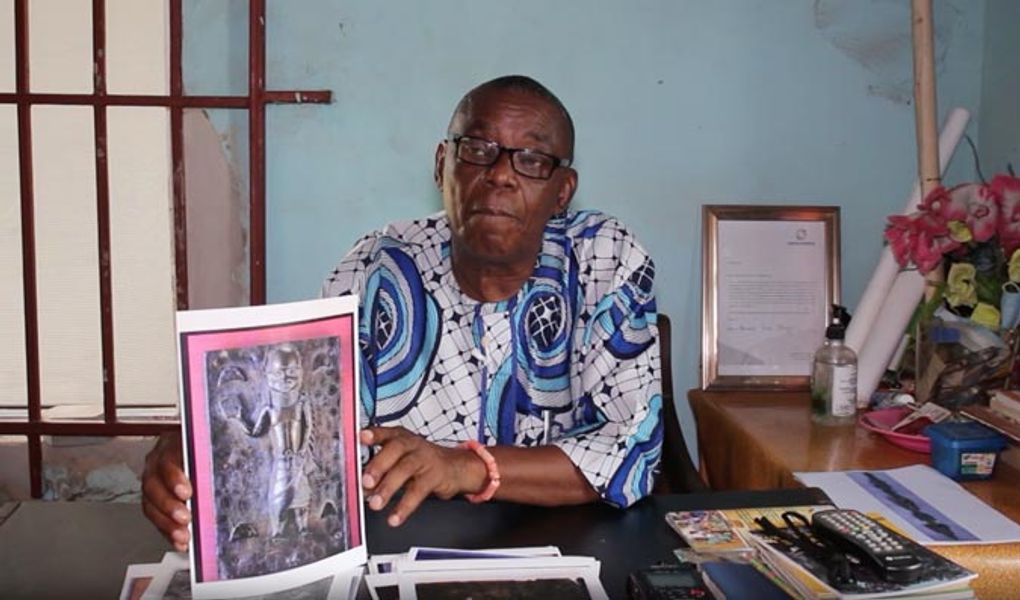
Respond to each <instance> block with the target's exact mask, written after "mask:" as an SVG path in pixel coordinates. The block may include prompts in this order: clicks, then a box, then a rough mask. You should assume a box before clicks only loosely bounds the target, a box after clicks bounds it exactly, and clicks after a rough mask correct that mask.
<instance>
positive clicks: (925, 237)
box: [914, 231, 960, 275]
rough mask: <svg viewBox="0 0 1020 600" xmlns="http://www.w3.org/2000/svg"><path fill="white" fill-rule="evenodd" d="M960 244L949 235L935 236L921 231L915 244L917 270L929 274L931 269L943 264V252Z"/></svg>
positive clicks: (949, 250)
mask: <svg viewBox="0 0 1020 600" xmlns="http://www.w3.org/2000/svg"><path fill="white" fill-rule="evenodd" d="M947 241H948V243H947ZM959 245H960V244H959V242H955V241H953V240H952V239H951V238H950V237H949V236H940V237H933V236H932V235H931V234H929V233H928V232H927V231H921V232H920V235H918V236H917V243H916V244H915V245H914V264H915V265H917V270H918V271H920V272H921V273H922V274H925V275H927V274H928V272H929V271H931V270H932V269H934V268H935V267H937V266H939V265H940V264H942V255H943V254H945V253H946V252H951V251H952V250H955V249H956V248H957V247H959ZM943 248H945V249H943Z"/></svg>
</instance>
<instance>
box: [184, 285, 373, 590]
mask: <svg viewBox="0 0 1020 600" xmlns="http://www.w3.org/2000/svg"><path fill="white" fill-rule="evenodd" d="M357 308H358V305H357V300H356V298H350V297H346V298H328V299H323V300H313V301H308V302H295V303H288V304H277V305H269V306H261V307H243V308H236V309H216V310H201V311H182V312H179V313H178V314H177V330H178V343H179V368H180V391H181V406H182V410H181V427H182V433H183V439H184V450H185V456H184V458H185V461H184V462H185V468H186V471H187V473H188V476H189V478H190V479H191V481H192V485H193V489H194V493H193V496H192V499H191V501H190V503H189V505H190V506H189V508H190V510H191V515H192V522H191V534H192V538H191V539H192V544H191V580H192V593H193V595H194V596H195V597H196V598H219V597H237V596H245V595H256V594H265V593H267V592H272V591H279V590H287V589H293V588H295V587H297V586H299V585H302V584H304V583H308V582H312V581H317V580H320V579H322V578H323V577H327V576H331V575H333V574H336V573H338V572H340V571H343V570H347V569H350V568H352V567H355V566H357V565H361V564H363V563H364V562H365V561H366V558H367V551H366V548H365V542H364V533H363V532H364V515H363V514H362V509H361V507H362V503H361V501H362V498H361V485H360V480H359V478H360V469H359V465H360V457H359V448H360V446H359V444H358V441H357V428H358V408H357V407H358V397H357V396H358V393H357V392H358V381H357V376H358V366H357V365H358V355H357V346H356V343H357Z"/></svg>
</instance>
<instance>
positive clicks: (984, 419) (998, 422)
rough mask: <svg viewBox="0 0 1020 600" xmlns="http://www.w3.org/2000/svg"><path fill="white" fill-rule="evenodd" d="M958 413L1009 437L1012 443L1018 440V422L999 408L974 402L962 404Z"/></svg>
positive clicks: (1019, 431) (1019, 427)
mask: <svg viewBox="0 0 1020 600" xmlns="http://www.w3.org/2000/svg"><path fill="white" fill-rule="evenodd" d="M960 413H961V414H963V415H964V416H966V417H969V418H971V419H974V420H975V421H977V422H978V423H982V424H984V425H987V426H988V427H991V428H992V429H994V430H996V431H998V432H999V433H1001V434H1002V435H1004V436H1006V437H1008V438H1011V439H1012V440H1013V442H1014V443H1016V442H1020V422H1018V421H1015V420H1013V419H1012V418H1011V417H1009V416H1007V415H1006V414H1005V413H1003V412H1001V411H999V410H996V409H994V408H992V407H990V406H982V405H980V404H975V405H972V406H964V407H963V408H961V409H960Z"/></svg>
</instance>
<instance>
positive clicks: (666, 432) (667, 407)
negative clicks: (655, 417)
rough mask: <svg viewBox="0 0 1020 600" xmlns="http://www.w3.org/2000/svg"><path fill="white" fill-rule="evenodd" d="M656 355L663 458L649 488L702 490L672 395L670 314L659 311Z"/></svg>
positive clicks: (659, 491)
mask: <svg viewBox="0 0 1020 600" xmlns="http://www.w3.org/2000/svg"><path fill="white" fill-rule="evenodd" d="M657 323H658V327H659V356H660V360H661V362H662V423H663V429H662V461H661V462H660V463H659V474H658V476H657V477H656V480H655V486H654V487H653V488H652V493H654V494H679V493H683V492H696V491H705V490H707V489H708V486H706V485H705V482H704V480H703V479H702V478H701V475H699V474H698V470H697V469H695V468H694V463H693V461H691V454H690V452H688V451H687V443H686V442H685V441H684V434H683V430H682V429H680V418H679V416H678V415H677V411H676V404H675V400H674V398H673V361H672V357H673V352H672V347H671V343H672V341H673V336H672V329H671V326H670V322H669V317H667V316H666V315H664V314H662V313H659V315H658V321H657Z"/></svg>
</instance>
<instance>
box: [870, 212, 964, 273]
mask: <svg viewBox="0 0 1020 600" xmlns="http://www.w3.org/2000/svg"><path fill="white" fill-rule="evenodd" d="M885 239H886V240H888V242H889V246H890V248H891V250H892V253H893V256H895V257H896V262H898V263H899V264H900V266H901V267H905V266H907V264H908V263H911V262H913V263H914V264H915V265H917V268H918V269H919V270H920V271H921V272H922V273H928V272H929V271H931V270H932V269H934V268H935V267H937V266H938V265H939V264H940V263H941V262H942V256H943V255H944V254H947V253H949V252H952V251H953V250H956V249H957V248H959V247H960V246H961V243H960V242H959V241H957V240H954V239H953V238H952V237H950V236H949V227H948V226H947V225H946V224H945V223H943V222H941V221H940V220H939V219H938V218H937V216H936V215H934V214H933V213H929V212H924V211H921V212H916V213H913V214H911V215H906V216H904V215H893V216H890V217H889V225H888V226H887V227H886V229H885Z"/></svg>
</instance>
